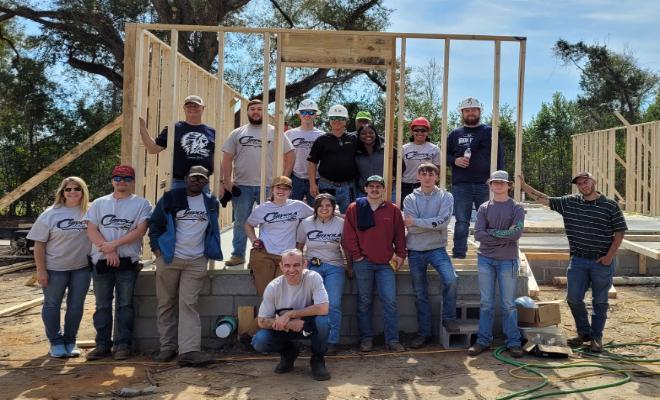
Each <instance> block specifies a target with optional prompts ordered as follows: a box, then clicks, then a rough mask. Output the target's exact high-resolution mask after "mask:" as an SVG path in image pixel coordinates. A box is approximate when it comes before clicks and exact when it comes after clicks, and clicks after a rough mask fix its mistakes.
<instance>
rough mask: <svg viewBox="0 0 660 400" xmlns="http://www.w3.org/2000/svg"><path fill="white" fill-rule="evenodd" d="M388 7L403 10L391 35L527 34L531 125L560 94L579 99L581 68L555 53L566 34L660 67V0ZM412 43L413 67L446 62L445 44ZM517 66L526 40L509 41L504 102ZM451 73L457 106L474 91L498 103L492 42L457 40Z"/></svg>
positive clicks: (479, 1)
mask: <svg viewBox="0 0 660 400" xmlns="http://www.w3.org/2000/svg"><path fill="white" fill-rule="evenodd" d="M385 5H386V6H387V7H389V8H392V9H394V10H395V11H394V12H393V13H392V14H391V16H390V21H391V22H390V27H389V28H388V31H391V32H420V33H459V34H487V35H510V36H526V37H527V59H526V64H527V65H526V73H525V101H524V107H523V111H524V121H525V122H528V121H529V120H530V119H531V118H532V117H533V116H534V115H535V114H536V113H537V112H538V111H539V109H540V107H541V104H542V103H543V102H549V101H550V100H551V97H552V94H553V93H554V92H557V91H559V92H562V93H563V94H564V96H566V97H567V98H569V99H574V98H575V97H576V96H577V95H578V93H579V91H580V88H579V71H578V70H577V69H576V68H575V67H571V66H564V65H563V64H562V63H561V62H560V61H558V60H557V59H556V58H555V57H554V55H553V53H552V46H553V45H554V43H555V42H556V41H557V39H559V38H562V39H565V40H568V41H569V42H571V43H574V42H577V41H584V42H586V43H589V44H593V43H599V44H605V45H607V46H608V48H610V49H611V50H613V51H616V52H623V51H630V52H632V53H633V54H634V56H635V58H636V59H637V60H638V64H639V65H640V66H641V67H643V68H647V69H651V70H654V71H656V72H660V2H656V1H652V0H646V1H638V0H634V1H613V0H601V1H595V0H582V1H580V2H575V1H564V0H556V1H552V0H550V1H548V0H545V1H540V0H525V1H523V0H510V1H486V0H474V1H470V0H464V1H447V0H442V1H437V0H436V1H420V0H385ZM407 47H408V51H407V60H406V61H407V62H406V64H407V65H408V66H415V65H417V66H419V65H423V64H425V63H426V62H428V60H429V59H430V58H432V57H435V58H436V59H437V60H438V61H439V62H440V63H441V64H442V57H443V44H442V41H439V40H438V41H430V40H409V41H407ZM517 69H518V44H517V43H505V42H503V43H502V64H501V78H500V79H501V89H500V104H504V103H508V104H509V105H511V106H515V104H516V80H517ZM449 71H450V82H449V100H448V104H449V106H450V109H452V108H454V109H455V107H456V106H457V105H458V103H459V101H460V100H461V99H462V98H463V97H466V96H475V97H477V98H479V99H480V100H482V102H483V103H485V106H486V109H490V107H492V95H493V90H492V82H493V45H492V44H491V43H487V44H486V43H477V42H455V41H452V44H451V54H450V67H449Z"/></svg>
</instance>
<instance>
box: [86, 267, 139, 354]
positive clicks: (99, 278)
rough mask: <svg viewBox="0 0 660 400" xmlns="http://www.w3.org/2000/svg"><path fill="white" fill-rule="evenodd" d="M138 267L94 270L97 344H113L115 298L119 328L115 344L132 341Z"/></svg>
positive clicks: (100, 345) (128, 343)
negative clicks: (113, 307) (101, 271)
mask: <svg viewBox="0 0 660 400" xmlns="http://www.w3.org/2000/svg"><path fill="white" fill-rule="evenodd" d="M137 275H138V270H137V269H130V270H123V271H114V272H107V273H103V274H99V273H97V272H96V271H94V272H93V273H92V277H93V279H94V295H95V297H96V311H95V312H94V329H96V346H97V347H105V348H107V349H109V348H111V347H112V344H113V340H112V323H113V318H112V299H113V298H114V297H115V296H116V299H115V319H116V324H117V330H116V333H115V338H114V344H115V345H130V344H131V339H132V338H133V316H134V314H135V312H134V310H133V289H134V288H135V281H136V279H137Z"/></svg>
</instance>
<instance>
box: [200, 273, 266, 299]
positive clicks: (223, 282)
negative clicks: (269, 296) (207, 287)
mask: <svg viewBox="0 0 660 400" xmlns="http://www.w3.org/2000/svg"><path fill="white" fill-rule="evenodd" d="M211 293H212V294H214V295H222V296H226V295H240V296H255V295H256V294H257V291H256V289H255V288H254V284H253V283H252V278H251V277H250V275H248V274H240V275H238V274H217V275H214V276H213V282H212V284H211Z"/></svg>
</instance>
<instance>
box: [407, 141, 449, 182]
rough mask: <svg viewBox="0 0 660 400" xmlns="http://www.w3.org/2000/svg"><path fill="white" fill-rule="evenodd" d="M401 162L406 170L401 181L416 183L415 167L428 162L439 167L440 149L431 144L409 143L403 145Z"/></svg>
mask: <svg viewBox="0 0 660 400" xmlns="http://www.w3.org/2000/svg"><path fill="white" fill-rule="evenodd" d="M402 154H403V162H404V163H406V170H405V171H403V175H401V180H402V181H403V182H405V183H417V167H419V166H420V165H421V164H423V163H426V162H430V163H433V164H435V165H440V148H439V147H438V146H437V145H435V144H433V143H431V142H424V143H423V144H415V143H413V142H409V143H406V144H404V145H403V153H402Z"/></svg>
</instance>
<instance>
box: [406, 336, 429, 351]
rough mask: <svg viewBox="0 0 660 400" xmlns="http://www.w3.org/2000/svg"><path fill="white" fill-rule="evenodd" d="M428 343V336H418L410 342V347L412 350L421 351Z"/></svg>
mask: <svg viewBox="0 0 660 400" xmlns="http://www.w3.org/2000/svg"><path fill="white" fill-rule="evenodd" d="M427 341H428V338H427V337H426V336H422V335H417V336H415V337H414V338H413V340H411V341H410V344H409V345H408V347H410V348H411V349H420V348H422V347H424V345H425V344H426V342H427Z"/></svg>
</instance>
